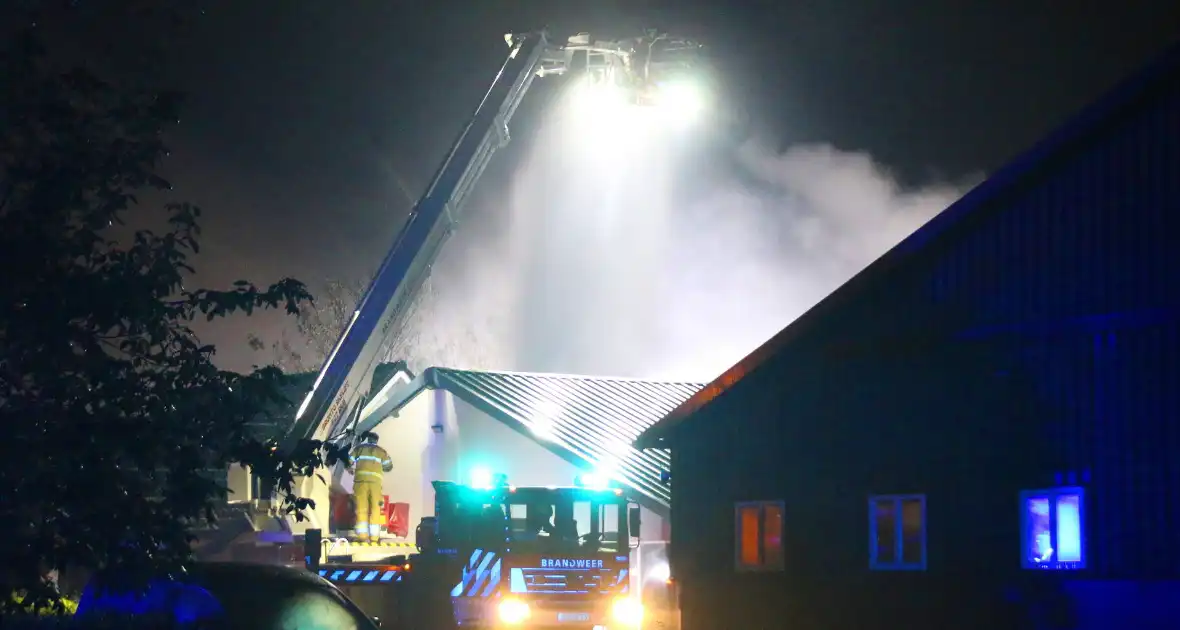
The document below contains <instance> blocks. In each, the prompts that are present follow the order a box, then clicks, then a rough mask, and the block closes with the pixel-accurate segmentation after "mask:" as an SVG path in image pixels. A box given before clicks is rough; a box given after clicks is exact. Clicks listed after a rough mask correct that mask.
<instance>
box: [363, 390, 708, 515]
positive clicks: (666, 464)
mask: <svg viewBox="0 0 1180 630" xmlns="http://www.w3.org/2000/svg"><path fill="white" fill-rule="evenodd" d="M701 387H702V385H700V384H697V383H670V382H660V381H643V380H635V379H623V378H607V377H596V376H571V375H561V374H528V373H518V372H475V371H468V370H453V369H448V368H429V369H427V370H425V371H424V372H423V373H422V374H421V375H420V376H419V377H417V378H415V379H414V381H413V382H412V383H410V384H409V385H407V386H405V387H404V388H402V389H401V391H399V392H398V393H397V394H396V395H394V396H391V399H390V400H389V401H387V402H385V403H384V404H382V405H380V408H379V409H375V410H374V413H373V414H372V416H371V417H370V418H367V419H365V420H364V421H362V427H363V428H368V426H370V425H373V424H376V423H377V422H379V421H380V419H383V418H385V417H386V416H388V415H389V413H392V412H393V411H396V410H397V409H398V408H400V407H401V406H403V405H404V404H405V403H407V402H409V400H410V399H411V398H413V397H414V396H416V395H417V394H418V393H420V392H421V391H422V390H423V389H426V388H430V389H443V390H446V391H448V392H450V393H452V394H453V395H455V396H457V397H458V398H459V399H460V400H463V401H464V402H467V403H468V404H470V405H472V406H474V407H476V408H477V409H479V410H481V411H483V412H484V413H487V414H489V415H491V416H492V417H494V418H496V419H497V420H500V421H501V422H504V423H505V424H507V425H509V426H511V427H512V428H514V429H516V430H518V431H520V432H521V433H523V434H525V435H527V436H529V437H531V438H532V439H534V440H536V441H537V443H538V444H540V445H542V446H544V447H545V448H547V449H549V450H550V451H552V452H554V453H556V454H557V455H558V456H560V457H562V458H563V459H566V460H567V461H570V462H571V463H573V464H575V465H578V466H584V467H586V468H587V469H592V468H605V469H609V470H611V471H612V473H613V475H614V476H615V478H616V479H617V480H618V481H619V482H621V483H623V484H625V485H626V486H628V487H629V488H630V489H631V490H632V491H633V492H635V493H637V494H638V496H637V497H636V498H637V499H639V500H640V501H641V502H642V503H644V504H646V505H647V507H649V508H652V509H655V510H657V511H660V512H664V511H665V510H666V508H667V506H668V504H669V501H670V500H671V494H670V492H669V488H668V486H667V485H665V484H664V483H662V482H661V481H660V476H661V473H663V472H664V471H667V470H669V468H670V461H669V455H668V453H667V451H664V450H662V449H652V450H646V451H639V450H636V449H635V447H634V446H633V443H634V441H635V438H636V437H638V436H639V434H640V433H642V432H643V431H644V430H646V429H647V428H648V427H650V426H651V425H653V424H655V422H656V421H658V420H659V419H660V418H662V417H664V416H666V415H667V414H668V413H670V412H671V411H672V410H673V409H675V408H676V407H677V406H679V405H680V404H681V403H683V402H684V401H686V400H688V399H689V398H690V397H691V396H692V395H693V394H694V393H696V392H697V391H698V390H700V389H701ZM644 499H646V500H644Z"/></svg>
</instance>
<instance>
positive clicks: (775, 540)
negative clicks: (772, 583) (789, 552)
mask: <svg viewBox="0 0 1180 630" xmlns="http://www.w3.org/2000/svg"><path fill="white" fill-rule="evenodd" d="M735 521H736V522H735V529H736V531H735V532H734V533H735V538H734V543H735V546H736V549H735V550H734V551H735V553H734V556H735V560H736V562H737V568H738V570H741V571H781V570H782V568H783V561H784V554H783V504H782V502H781V501H756V502H749V503H739V504H738V505H737V508H736V513H735Z"/></svg>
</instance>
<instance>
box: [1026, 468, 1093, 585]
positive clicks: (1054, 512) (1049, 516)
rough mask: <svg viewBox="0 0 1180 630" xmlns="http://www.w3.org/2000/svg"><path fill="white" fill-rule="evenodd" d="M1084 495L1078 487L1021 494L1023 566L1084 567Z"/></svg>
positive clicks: (1053, 568)
mask: <svg viewBox="0 0 1180 630" xmlns="http://www.w3.org/2000/svg"><path fill="white" fill-rule="evenodd" d="M1084 499H1085V496H1084V493H1083V491H1082V489H1081V488H1052V489H1049V490H1033V491H1029V492H1023V493H1021V495H1020V512H1021V514H1020V520H1021V528H1020V531H1021V535H1020V542H1021V551H1022V554H1021V555H1022V556H1023V557H1022V562H1023V564H1024V568H1026V569H1049V570H1065V571H1070V570H1077V569H1084V568H1086V545H1085V541H1086V537H1085V518H1086V511H1085V500H1084Z"/></svg>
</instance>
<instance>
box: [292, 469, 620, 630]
mask: <svg viewBox="0 0 1180 630" xmlns="http://www.w3.org/2000/svg"><path fill="white" fill-rule="evenodd" d="M433 485H434V490H435V515H434V516H432V517H427V518H424V519H423V520H422V523H421V524H420V525H419V526H418V547H419V549H418V552H417V553H415V554H410V555H404V556H394V557H390V558H388V559H386V560H384V561H380V562H354V561H352V558H350V557H347V556H344V557H341V556H335V557H333V556H329V557H328V558H326V561H325V562H321V558H320V553H321V550H322V549H323V546H322V545H321V544H319V543H318V541H317V536H316V535H315V533H314V532H309V536H307V538H306V539H305V542H306V548H307V549H308V554H307V563H308V568H309V569H311V570H313V571H316V572H318V573H319V575H320V576H322V577H324V578H326V579H328V580H329V581H331V582H333V583H334V584H336V585H337V586H338V587H340V588H341V590H343V591H344V592H345V594H346V595H348V596H349V598H350V599H352V600H353V601H354V602H356V603H357V605H358V606H360V607H361V609H362V610H365V611H366V613H368V614H370V615H373V616H375V617H377V618H379V619H382V620H383V623H386V624H389V625H391V626H393V627H397V628H432V629H437V628H446V627H454V626H462V627H481V628H493V627H494V628H502V627H519V628H541V627H563V628H612V629H626V628H638V627H640V625H641V624H642V622H643V619H644V607H643V604H642V602H641V601H640V600H639V599H638V597H636V596H635V595H633V593H632V591H631V584H632V580H631V575H630V569H631V566H630V565H631V551H632V549H634V548H635V547H637V546H638V539H639V536H638V534H639V528H640V520H639V514H640V511H639V507H638V506H637V505H635V504H633V503H632V502H631V501H629V500H628V499H627V498H626V496H625V494H624V491H623V490H622V489H621V488H611V487H604V486H602V485H598V484H587V483H582V484H580V485H575V486H572V487H556V486H546V487H516V486H512V485H509V484H508V483H506V481H502V482H499V483H495V484H493V485H488V486H473V485H469V484H468V485H464V484H458V483H455V482H451V481H437V482H434V484H433Z"/></svg>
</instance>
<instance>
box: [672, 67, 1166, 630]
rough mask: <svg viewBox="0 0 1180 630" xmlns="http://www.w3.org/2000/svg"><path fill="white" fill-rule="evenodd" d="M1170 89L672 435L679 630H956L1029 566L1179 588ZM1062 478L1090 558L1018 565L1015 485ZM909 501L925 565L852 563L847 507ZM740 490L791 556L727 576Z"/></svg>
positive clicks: (863, 533) (855, 559)
mask: <svg viewBox="0 0 1180 630" xmlns="http://www.w3.org/2000/svg"><path fill="white" fill-rule="evenodd" d="M1175 78H1176V76H1175V74H1174V75H1173V77H1172V79H1173V80H1172V81H1171V83H1170V84H1164V85H1162V87H1160V88H1159V89H1158V90H1157V91H1155V92H1154V93H1149V94H1145V96H1144V100H1143V101H1142V102H1141V103H1139V105H1138V110H1137V112H1136V114H1135V115H1134V116H1124V117H1123V118H1120V119H1116V120H1112V121H1110V122H1109V123H1107V125H1106V126H1105V127H1102V128H1098V129H1097V130H1096V131H1095V134H1094V135H1093V136H1092V137H1090V138H1088V140H1087V142H1085V143H1083V144H1082V145H1081V146H1079V147H1075V149H1076V150H1074V151H1073V152H1071V153H1069V154H1065V155H1061V156H1055V157H1053V158H1051V159H1050V160H1049V161H1048V162H1047V163H1046V164H1045V165H1044V166H1043V168H1042V169H1041V172H1040V173H1039V174H1038V176H1037V179H1036V180H1035V181H1034V182H1031V183H1030V182H1026V183H1024V184H1022V185H1021V186H1020V187H1015V188H1013V189H1012V190H1011V191H1010V192H1009V193H1007V194H1005V195H1003V196H1001V197H1000V198H999V199H998V200H997V202H996V203H997V204H1001V205H998V206H996V207H993V208H978V209H977V216H974V217H971V218H970V219H969V220H967V221H965V224H966V225H967V226H968V227H969V228H970V229H963V230H956V231H955V233H954V234H949V233H948V234H945V235H944V237H940V238H939V239H936V240H935V241H932V242H930V243H929V244H928V245H929V246H928V247H927V248H926V249H925V250H923V251H921V252H918V253H915V255H914V260H911V261H909V262H910V263H913V264H908V263H907V264H902V265H899V266H898V267H896V268H895V270H894V271H893V272H892V273H891V275H889V276H887V277H882V278H880V280H879V281H878V282H877V284H876V285H874V286H871V287H869V288H867V289H866V290H865V291H863V292H862V294H861V295H859V296H858V297H857V298H856V299H854V300H852V301H851V302H849V303H847V304H846V305H845V306H844V307H843V308H842V310H841V311H839V312H838V313H835V314H833V315H832V316H830V317H828V319H827V320H826V321H824V322H822V323H821V324H819V325H817V326H815V327H814V328H813V329H812V331H811V332H810V333H809V336H808V337H807V338H805V339H801V340H799V341H796V342H792V345H791V346H790V347H789V348H788V349H787V350H786V351H785V352H784V353H782V354H780V355H779V356H776V357H775V358H773V359H771V360H770V361H768V362H767V363H765V364H763V365H762V366H761V367H760V368H758V369H757V370H756V371H755V372H753V373H751V374H750V375H748V376H747V377H746V378H744V379H743V380H741V381H739V382H738V383H737V384H736V385H734V386H733V387H732V388H731V389H729V390H728V391H726V392H725V393H723V394H722V395H721V396H719V397H718V398H717V399H716V400H714V401H713V402H712V403H710V404H709V405H707V406H706V407H705V408H704V409H702V410H701V411H700V412H698V413H697V414H696V415H695V416H694V417H692V418H690V419H689V420H687V421H686V422H685V423H684V424H683V425H681V427H680V428H679V429H678V430H677V432H676V433H675V434H674V435H673V436H672V438H671V442H672V445H673V448H674V450H675V453H676V455H675V460H674V466H675V469H674V473H673V474H674V477H673V481H674V482H673V506H674V507H673V516H672V520H673V532H674V542H673V545H674V547H673V567H674V570H675V571H676V573H677V578H678V579H679V580H680V581H681V584H682V587H683V588H684V593H683V596H682V603H683V611H684V619H685V625H684V628H685V630H698V629H703V628H718V629H721V628H730V627H756V628H772V627H817V628H818V627H823V628H829V629H830V628H841V627H847V628H866V629H867V628H872V627H905V624H906V623H907V622H908V623H910V624H911V626H910V627H924V626H925V624H927V623H931V622H934V621H935V620H937V619H938V618H939V617H940V616H942V620H943V622H946V621H947V620H956V621H955V623H954V624H953V626H943V627H968V626H970V625H971V623H974V622H978V623H979V624H980V625H986V622H987V621H988V620H987V615H989V614H993V615H1002V614H1005V613H1006V612H1010V611H1011V610H1012V608H1008V607H1007V606H1008V604H1006V603H1004V602H1005V600H1004V598H1003V597H1002V596H1001V595H1002V592H1003V591H1004V589H1006V588H1008V587H1009V586H1011V585H1012V584H1018V585H1019V584H1023V586H1022V587H1021V588H1026V587H1029V582H1028V581H1027V580H1028V579H1033V580H1039V582H1037V584H1040V585H1043V584H1052V583H1053V582H1054V581H1055V580H1059V579H1062V578H1078V577H1082V578H1087V579H1089V578H1106V579H1113V578H1121V579H1144V578H1171V579H1177V578H1180V535H1178V534H1177V533H1176V532H1180V503H1178V502H1176V501H1175V500H1174V499H1173V498H1174V497H1178V496H1180V456H1177V453H1180V396H1178V395H1177V392H1178V391H1180V389H1178V387H1180V264H1178V263H1177V261H1180V255H1177V254H1176V253H1175V252H1173V251H1172V250H1174V249H1176V248H1177V247H1180V245H1178V244H1180V82H1177V81H1176V80H1175ZM1068 483H1082V484H1084V485H1086V486H1087V488H1088V492H1089V493H1090V501H1089V523H1088V526H1089V532H1088V534H1089V541H1088V542H1089V552H1090V565H1091V570H1090V571H1089V572H1087V573H1084V574H1081V575H1080V576H1079V575H1077V574H1074V575H1066V574H1053V575H1049V576H1047V580H1042V579H1041V577H1033V578H1029V577H1028V575H1029V574H1027V573H1022V572H1021V571H1020V569H1019V566H1020V555H1019V553H1020V552H1019V545H1018V540H1019V531H1018V528H1019V513H1018V509H1017V494H1018V492H1019V491H1020V490H1021V489H1031V488H1037V487H1042V486H1051V485H1060V484H1068ZM910 492H913V493H924V494H926V495H927V506H928V522H929V528H930V530H929V566H928V571H926V572H925V573H919V574H902V573H876V572H870V571H869V570H868V555H867V554H868V550H867V548H868V544H867V510H866V499H867V496H868V495H869V494H873V493H910ZM759 499H765V500H783V501H785V503H786V523H787V524H786V530H787V531H786V547H787V558H788V560H787V568H786V571H784V572H782V573H778V574H739V573H735V571H734V562H733V554H734V522H733V503H734V502H735V501H740V500H759ZM1037 575H1038V576H1040V575H1041V574H1037ZM1029 588H1031V587H1029ZM1050 590H1052V588H1051V587H1050ZM932 602H941V603H932ZM870 613H871V614H870ZM964 617H969V618H970V619H972V620H973V621H972V622H967V621H964ZM1004 627H1008V626H1004Z"/></svg>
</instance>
